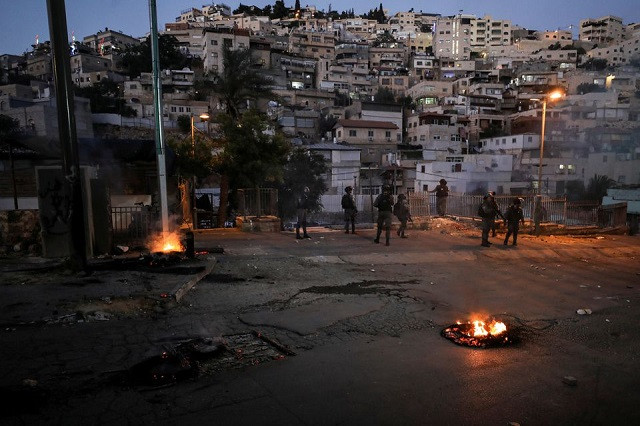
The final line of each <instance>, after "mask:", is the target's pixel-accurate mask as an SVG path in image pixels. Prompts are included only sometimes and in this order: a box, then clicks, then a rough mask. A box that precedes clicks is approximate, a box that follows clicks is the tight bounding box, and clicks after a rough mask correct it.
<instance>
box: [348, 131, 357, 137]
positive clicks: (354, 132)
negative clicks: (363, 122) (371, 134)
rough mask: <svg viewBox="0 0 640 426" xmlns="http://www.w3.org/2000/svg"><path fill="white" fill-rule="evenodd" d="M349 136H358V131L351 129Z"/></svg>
mask: <svg viewBox="0 0 640 426" xmlns="http://www.w3.org/2000/svg"><path fill="white" fill-rule="evenodd" d="M349 136H351V137H355V136H358V132H357V131H356V130H349Z"/></svg>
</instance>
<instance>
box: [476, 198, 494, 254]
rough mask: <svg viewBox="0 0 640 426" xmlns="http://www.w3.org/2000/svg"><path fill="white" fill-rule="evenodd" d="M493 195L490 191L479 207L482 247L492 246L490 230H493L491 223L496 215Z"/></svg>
mask: <svg viewBox="0 0 640 426" xmlns="http://www.w3.org/2000/svg"><path fill="white" fill-rule="evenodd" d="M493 203H494V201H493V196H492V195H491V194H490V193H489V194H487V195H485V196H484V197H483V198H482V204H480V207H478V216H480V217H481V218H482V243H481V244H480V245H481V246H482V247H490V246H491V243H490V242H489V231H491V224H492V223H493V222H494V219H495V217H496V211H495V207H494V205H493Z"/></svg>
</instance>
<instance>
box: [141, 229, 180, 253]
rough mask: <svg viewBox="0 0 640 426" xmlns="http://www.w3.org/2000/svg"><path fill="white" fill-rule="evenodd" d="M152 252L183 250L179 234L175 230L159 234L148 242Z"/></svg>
mask: <svg viewBox="0 0 640 426" xmlns="http://www.w3.org/2000/svg"><path fill="white" fill-rule="evenodd" d="M149 248H150V250H151V251H152V252H162V253H169V252H172V251H183V250H184V247H183V245H182V243H181V242H180V234H178V233H177V232H172V233H167V234H164V235H161V236H159V237H157V238H155V239H154V240H152V241H151V243H150V244H149Z"/></svg>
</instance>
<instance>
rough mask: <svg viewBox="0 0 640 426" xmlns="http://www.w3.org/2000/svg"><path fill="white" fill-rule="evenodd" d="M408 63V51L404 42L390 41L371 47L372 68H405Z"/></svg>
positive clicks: (370, 63)
mask: <svg viewBox="0 0 640 426" xmlns="http://www.w3.org/2000/svg"><path fill="white" fill-rule="evenodd" d="M406 64H407V51H406V49H405V46H404V44H403V43H388V44H384V45H381V46H376V47H374V46H371V47H370V48H369V68H370V69H374V68H376V69H382V68H386V69H391V70H395V69H396V68H405V67H406Z"/></svg>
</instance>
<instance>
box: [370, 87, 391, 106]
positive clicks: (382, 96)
mask: <svg viewBox="0 0 640 426" xmlns="http://www.w3.org/2000/svg"><path fill="white" fill-rule="evenodd" d="M373 100H374V102H376V103H378V104H392V103H394V102H395V101H396V98H395V96H394V95H393V92H392V91H391V89H388V88H386V87H380V88H379V89H378V92H377V93H376V95H375V96H374V98H373Z"/></svg>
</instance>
